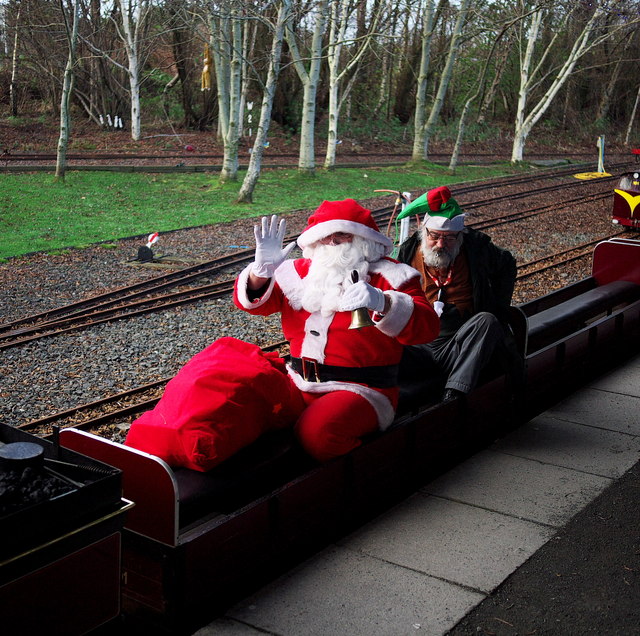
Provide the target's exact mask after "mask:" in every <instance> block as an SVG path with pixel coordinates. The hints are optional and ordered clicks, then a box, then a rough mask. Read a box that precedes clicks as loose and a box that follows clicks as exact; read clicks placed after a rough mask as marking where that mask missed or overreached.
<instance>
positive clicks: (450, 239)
mask: <svg viewBox="0 0 640 636" xmlns="http://www.w3.org/2000/svg"><path fill="white" fill-rule="evenodd" d="M427 238H429V239H430V240H432V241H433V242H434V243H437V242H438V241H442V242H443V243H447V244H449V245H453V244H454V243H455V242H456V241H457V240H458V232H456V233H455V234H438V233H437V232H431V231H430V230H427Z"/></svg>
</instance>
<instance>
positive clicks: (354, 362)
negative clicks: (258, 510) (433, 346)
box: [234, 200, 439, 460]
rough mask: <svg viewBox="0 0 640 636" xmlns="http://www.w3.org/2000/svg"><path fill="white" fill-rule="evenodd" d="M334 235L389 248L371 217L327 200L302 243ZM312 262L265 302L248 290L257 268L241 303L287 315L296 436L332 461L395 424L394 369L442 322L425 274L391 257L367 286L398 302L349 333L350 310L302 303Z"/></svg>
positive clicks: (241, 290)
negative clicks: (405, 348) (318, 308)
mask: <svg viewBox="0 0 640 636" xmlns="http://www.w3.org/2000/svg"><path fill="white" fill-rule="evenodd" d="M334 232H348V233H350V234H353V235H359V236H363V237H364V238H368V239H373V240H375V241H379V242H381V243H383V244H384V245H385V247H390V242H389V243H387V241H388V239H387V237H385V236H384V235H382V234H380V233H379V232H378V229H377V226H376V224H375V222H374V221H373V218H372V217H371V215H370V212H369V211H368V210H365V209H364V208H361V207H360V206H359V205H358V204H357V203H356V202H355V201H353V200H347V201H344V202H326V201H325V202H324V203H323V204H322V206H320V208H319V209H318V210H317V211H316V213H315V214H314V215H313V216H312V217H311V218H310V220H309V225H308V227H307V229H306V230H305V232H303V233H302V235H301V236H300V238H299V239H298V244H299V245H300V246H301V247H305V246H307V245H310V244H311V243H313V242H315V241H318V240H320V239H322V238H324V237H326V236H328V235H330V234H332V233H334ZM310 265H311V261H310V260H309V259H305V258H301V259H297V260H285V261H284V262H283V263H282V264H281V265H280V266H279V267H278V268H277V270H276V271H275V275H274V276H273V278H271V279H270V282H269V284H268V287H267V288H266V290H265V291H264V292H263V293H262V295H261V296H260V297H259V298H253V297H252V294H251V292H250V291H249V290H248V280H249V276H250V273H251V271H252V265H250V266H248V267H247V268H246V269H245V270H244V271H243V272H242V273H241V274H240V276H239V277H238V279H237V281H236V286H235V294H234V302H235V304H236V305H237V306H238V307H239V308H241V309H244V310H245V311H248V312H249V313H252V314H258V315H269V314H273V313H276V312H280V313H281V315H282V329H283V332H284V336H285V338H286V339H287V340H288V341H289V343H290V353H291V356H292V360H293V364H292V365H290V366H289V367H288V373H289V377H290V379H291V381H292V382H293V383H294V384H295V386H296V387H297V389H298V391H299V397H300V415H299V417H298V421H297V424H296V432H297V435H298V438H299V439H300V441H301V443H302V445H303V446H304V447H305V449H306V450H307V451H308V452H309V453H310V454H311V455H313V456H315V457H316V458H318V459H320V460H326V459H328V458H330V457H333V456H337V455H341V454H344V453H346V452H348V451H349V450H351V449H352V448H355V447H356V446H358V445H359V444H360V438H361V437H362V436H363V435H365V434H367V433H370V432H373V431H375V430H377V429H385V428H386V427H388V426H389V425H390V424H391V422H392V421H393V418H394V413H395V408H396V406H397V400H398V388H397V383H396V373H397V370H396V369H395V365H397V364H398V363H399V362H400V358H401V356H402V349H403V345H408V344H416V343H424V342H429V341H430V340H432V339H433V338H434V337H435V336H436V335H437V333H438V330H439V321H438V318H437V316H436V314H435V312H434V311H433V309H432V307H431V306H430V305H429V303H428V302H427V300H426V298H425V296H424V293H423V291H422V289H421V286H420V275H419V273H418V272H417V271H416V270H415V269H413V268H412V267H409V266H406V265H403V264H401V263H398V262H397V261H395V260H392V259H390V258H387V257H383V258H381V259H380V260H378V261H376V262H373V263H370V264H369V272H368V275H369V281H368V283H369V284H370V285H371V286H373V287H375V288H377V289H379V290H382V291H383V292H384V294H385V296H388V297H389V299H390V300H391V307H390V309H389V311H388V312H387V313H386V314H384V315H382V314H376V313H373V320H374V323H375V324H374V326H371V327H364V328H362V329H349V325H350V323H351V318H352V316H351V312H350V311H337V312H335V313H330V314H329V315H324V314H323V312H320V311H315V312H313V313H310V312H309V311H306V310H305V309H303V308H302V304H301V298H302V294H303V287H304V279H305V277H306V276H307V274H308V272H309V268H310ZM324 313H326V312H324ZM316 371H317V373H316ZM305 376H306V378H305ZM323 376H324V377H323Z"/></svg>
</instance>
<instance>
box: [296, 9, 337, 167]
mask: <svg viewBox="0 0 640 636" xmlns="http://www.w3.org/2000/svg"><path fill="white" fill-rule="evenodd" d="M328 2H329V0H318V2H317V5H316V18H315V25H314V29H313V39H312V42H311V50H310V53H309V57H310V62H309V69H308V70H307V68H306V67H305V65H304V62H303V56H302V55H301V53H300V49H299V47H298V42H297V41H296V36H295V34H294V32H293V29H292V27H291V22H290V21H289V22H288V23H287V27H286V29H285V38H286V40H287V44H288V45H289V51H290V53H291V56H292V59H293V65H294V67H295V69H296V72H297V74H298V77H299V78H300V81H301V82H302V86H303V103H302V124H301V128H300V154H299V157H298V170H299V171H300V172H306V173H309V174H313V173H314V172H315V116H316V94H317V92H318V78H319V76H320V64H321V62H322V38H323V36H324V31H325V26H326V22H327V6H328Z"/></svg>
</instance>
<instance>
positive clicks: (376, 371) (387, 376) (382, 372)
mask: <svg viewBox="0 0 640 636" xmlns="http://www.w3.org/2000/svg"><path fill="white" fill-rule="evenodd" d="M289 366H290V367H291V368H292V369H293V370H294V371H296V372H297V373H299V374H300V375H301V376H302V377H303V378H304V379H305V380H306V381H307V382H331V381H334V382H357V383H358V384H367V385H369V386H373V387H376V388H378V389H390V388H393V387H395V386H398V365H397V364H387V365H384V366H378V367H338V366H334V365H331V364H320V362H318V361H317V360H314V359H313V358H293V357H291V358H290V359H289Z"/></svg>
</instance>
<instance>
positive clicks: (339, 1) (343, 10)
mask: <svg viewBox="0 0 640 636" xmlns="http://www.w3.org/2000/svg"><path fill="white" fill-rule="evenodd" d="M350 5H351V3H350V1H349V0H335V1H334V2H333V4H332V7H331V19H330V28H329V46H328V47H327V60H328V62H329V126H328V135H327V152H326V156H325V160H324V167H325V168H326V169H328V170H330V169H332V168H334V167H335V163H336V144H337V142H338V120H339V118H340V109H341V107H342V103H343V102H344V100H345V98H346V97H347V96H348V95H349V92H350V89H351V87H352V86H353V82H355V80H356V77H357V68H358V65H359V64H360V62H361V61H362V58H363V56H364V54H365V52H366V51H367V49H368V48H369V45H370V44H371V41H372V38H373V33H374V32H375V30H376V28H377V25H378V19H379V17H380V11H379V10H378V11H376V13H375V15H374V16H373V19H372V21H371V23H370V25H369V29H368V32H367V33H364V34H362V35H361V36H359V37H358V38H357V42H353V41H352V40H351V41H347V40H346V32H347V26H348V24H349V18H350V11H351V10H352V9H351V7H350ZM345 44H351V45H352V48H353V49H354V50H353V51H352V52H351V58H350V59H349V61H348V62H346V63H345V64H344V65H342V68H341V57H342V54H343V48H344V45H345ZM349 73H351V74H352V75H351V80H350V82H349V85H348V87H347V90H345V91H344V93H343V95H342V96H340V94H339V93H340V85H341V82H342V80H343V79H344V78H345V76H347V75H348V74H349Z"/></svg>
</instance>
